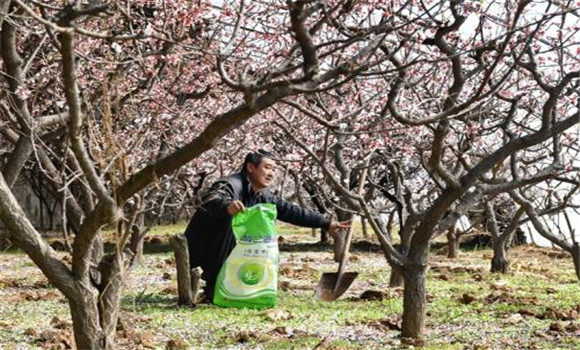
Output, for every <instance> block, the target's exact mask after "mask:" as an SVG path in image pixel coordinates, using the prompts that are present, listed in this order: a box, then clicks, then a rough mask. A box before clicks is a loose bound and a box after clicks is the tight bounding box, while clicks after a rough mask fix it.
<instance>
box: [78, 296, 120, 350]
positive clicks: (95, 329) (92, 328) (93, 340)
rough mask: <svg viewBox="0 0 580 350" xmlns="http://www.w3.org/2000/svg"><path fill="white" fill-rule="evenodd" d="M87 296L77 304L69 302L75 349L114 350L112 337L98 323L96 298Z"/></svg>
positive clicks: (112, 335) (112, 334)
mask: <svg viewBox="0 0 580 350" xmlns="http://www.w3.org/2000/svg"><path fill="white" fill-rule="evenodd" d="M89 293H90V292H87V295H86V296H85V297H84V298H83V300H82V301H81V302H79V303H76V302H74V301H69V305H70V312H71V317H72V323H73V330H74V336H75V343H76V348H77V349H83V350H84V349H87V350H100V349H105V350H109V349H114V335H115V333H114V332H112V333H111V334H108V335H107V334H105V332H104V331H103V328H102V327H101V325H100V323H99V308H98V305H97V298H98V296H92V295H89Z"/></svg>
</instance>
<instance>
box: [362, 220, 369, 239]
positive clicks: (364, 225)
mask: <svg viewBox="0 0 580 350" xmlns="http://www.w3.org/2000/svg"><path fill="white" fill-rule="evenodd" d="M360 224H361V227H362V235H363V237H364V238H368V237H369V233H368V230H367V220H366V219H365V218H364V217H361V218H360Z"/></svg>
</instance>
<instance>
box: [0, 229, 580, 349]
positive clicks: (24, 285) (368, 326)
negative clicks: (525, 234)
mask: <svg viewBox="0 0 580 350" xmlns="http://www.w3.org/2000/svg"><path fill="white" fill-rule="evenodd" d="M183 229H184V226H183V225H176V226H163V227H158V228H156V229H155V230H154V232H152V233H151V234H150V235H149V236H148V237H147V243H146V249H145V255H144V258H143V261H142V263H141V264H139V266H138V267H137V268H136V269H135V270H134V271H133V273H131V275H130V277H129V280H128V281H127V288H126V291H125V293H124V299H123V308H122V315H121V323H120V324H119V331H118V333H117V342H118V347H119V348H120V349H167V348H168V349H188V348H192V349H313V348H317V349H388V348H395V349H397V348H419V347H422V348H424V349H580V317H579V314H580V284H579V283H578V281H577V280H576V279H575V277H574V271H573V266H572V261H571V259H570V257H569V255H567V254H564V253H563V252H561V251H557V250H552V249H548V248H537V247H533V246H522V247H517V248H514V249H512V250H511V251H510V253H509V255H510V258H511V262H512V272H511V273H510V274H508V275H499V274H491V273H489V265H490V258H491V250H489V249H487V248H480V249H471V250H469V251H463V252H462V253H461V254H460V256H459V258H457V259H454V260H452V259H448V258H446V257H445V254H443V252H441V250H438V249H435V248H434V249H433V252H432V253H431V255H430V269H429V272H428V276H427V277H428V283H427V288H428V293H427V299H428V311H427V312H428V316H427V322H426V333H425V336H424V340H423V342H415V343H407V342H406V341H405V340H404V339H401V338H400V336H399V335H400V331H399V328H400V324H401V319H400V315H401V313H402V289H401V288H396V289H389V288H388V279H389V272H390V268H389V267H388V265H387V264H386V261H385V258H384V256H383V254H382V253H381V252H380V250H379V249H378V245H377V244H376V242H375V240H374V239H373V238H363V237H362V235H361V233H360V230H359V231H358V232H356V237H355V243H354V246H353V251H352V254H351V257H350V262H349V266H348V270H349V271H353V270H356V271H359V272H360V274H359V276H358V278H357V279H356V280H355V283H354V284H353V286H352V287H351V288H350V289H349V290H348V291H347V293H346V294H345V295H344V296H343V297H341V298H340V299H339V300H338V301H335V302H319V301H316V300H315V299H314V293H313V288H314V286H315V285H316V283H317V281H318V279H319V278H320V276H321V274H322V273H323V272H329V271H335V270H336V268H337V264H336V263H335V262H334V261H333V257H332V253H331V249H330V247H321V246H319V245H317V244H316V242H317V238H316V237H313V236H312V235H311V230H309V229H298V228H295V227H291V226H285V225H280V226H279V229H280V232H281V234H282V237H283V239H282V242H281V250H282V251H281V258H280V273H279V275H280V278H279V289H280V292H279V302H278V305H277V307H276V308H275V309H271V310H247V309H226V308H221V307H217V306H213V305H209V304H201V305H199V306H198V307H196V308H188V307H178V306H177V305H176V301H177V288H176V281H175V263H174V258H173V253H172V252H171V251H170V248H169V246H168V244H167V238H168V237H169V235H171V234H175V233H181V232H183ZM0 300H1V301H2V302H1V303H0V315H1V318H0V348H2V349H46V348H55V349H65V348H69V347H71V346H74V344H73V338H72V326H71V321H70V316H69V310H68V304H67V303H66V301H65V298H64V297H63V296H62V295H61V294H60V292H58V291H57V290H56V289H55V288H54V287H52V286H51V285H50V284H48V282H47V280H46V279H45V278H44V277H43V275H42V274H41V273H40V271H39V270H38V269H36V267H35V266H34V265H33V263H32V262H31V261H30V260H29V259H28V258H27V257H26V256H25V255H24V254H23V253H21V252H18V251H7V252H2V253H0Z"/></svg>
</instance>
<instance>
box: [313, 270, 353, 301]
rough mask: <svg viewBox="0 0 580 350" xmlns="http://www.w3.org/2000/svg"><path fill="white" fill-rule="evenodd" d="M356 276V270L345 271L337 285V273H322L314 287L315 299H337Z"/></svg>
mask: <svg viewBox="0 0 580 350" xmlns="http://www.w3.org/2000/svg"><path fill="white" fill-rule="evenodd" d="M356 276H358V272H345V273H343V274H342V277H341V279H340V284H338V285H337V284H336V282H337V281H338V273H335V272H325V273H323V274H322V277H321V278H320V281H318V284H317V285H316V288H315V289H314V295H315V296H316V299H318V300H323V301H333V300H336V299H338V298H339V297H340V296H341V295H343V294H344V292H346V290H347V289H348V288H349V287H350V285H351V284H352V282H353V281H354V279H355V278H356Z"/></svg>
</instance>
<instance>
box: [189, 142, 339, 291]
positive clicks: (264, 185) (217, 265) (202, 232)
mask: <svg viewBox="0 0 580 350" xmlns="http://www.w3.org/2000/svg"><path fill="white" fill-rule="evenodd" d="M275 171H276V163H275V161H274V160H273V157H272V154H271V153H269V152H266V151H263V150H260V151H258V152H250V153H248V154H247V155H246V158H245V159H244V164H243V166H242V170H241V172H239V173H236V174H233V175H230V176H228V177H225V178H223V179H220V180H218V181H217V182H216V183H214V184H213V185H212V186H211V187H210V189H209V190H208V191H207V192H206V193H205V194H204V195H203V198H202V199H203V202H202V205H201V206H200V208H198V210H197V211H196V212H195V214H194V215H193V218H192V219H191V221H190V223H189V225H188V227H187V229H186V231H185V236H186V237H187V242H188V247H189V261H190V266H191V267H192V268H193V267H196V266H201V268H202V269H203V274H202V278H203V279H204V280H205V281H206V287H205V294H206V296H207V298H209V300H213V294H214V288H215V284H216V279H217V275H218V273H219V271H220V269H221V267H222V265H223V263H224V261H225V260H226V258H227V257H228V256H229V254H230V253H231V251H232V250H233V249H234V246H235V245H236V240H235V237H234V235H233V233H232V228H231V222H232V217H233V216H234V215H235V214H237V213H239V212H241V211H244V210H245V208H246V207H250V206H253V205H254V204H258V203H273V204H275V205H276V210H277V212H278V216H277V217H278V219H280V220H282V221H285V222H288V223H291V224H294V225H299V226H305V227H313V228H326V229H327V230H328V232H329V233H330V235H332V236H334V235H335V234H336V232H337V231H338V230H339V229H345V228H348V227H349V225H350V222H346V221H345V222H337V221H330V220H328V219H326V218H325V217H324V216H322V215H321V214H319V213H317V212H314V211H311V210H308V209H305V208H302V207H300V206H298V205H296V204H292V203H290V202H287V201H285V200H283V199H281V198H280V197H277V196H275V195H274V194H273V193H272V192H270V191H269V190H268V186H269V185H270V184H271V183H272V181H273V180H274V173H275Z"/></svg>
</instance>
